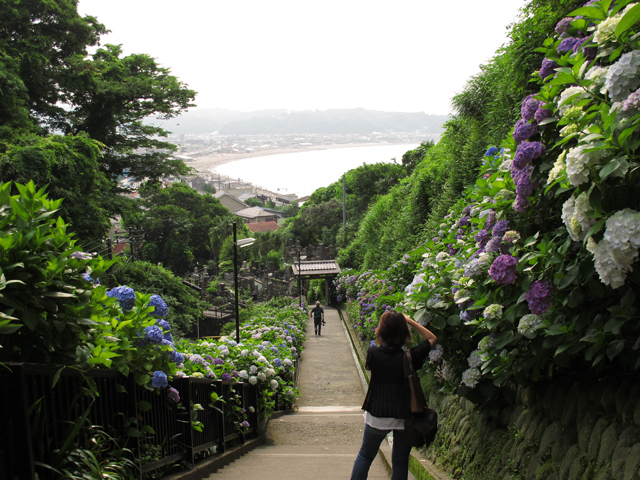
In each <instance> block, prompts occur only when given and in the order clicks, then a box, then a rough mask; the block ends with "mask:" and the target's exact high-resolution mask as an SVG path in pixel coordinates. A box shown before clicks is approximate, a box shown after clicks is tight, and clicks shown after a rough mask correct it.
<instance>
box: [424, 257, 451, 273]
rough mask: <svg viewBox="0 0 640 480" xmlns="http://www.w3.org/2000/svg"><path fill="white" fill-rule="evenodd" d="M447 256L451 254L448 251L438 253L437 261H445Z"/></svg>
mask: <svg viewBox="0 0 640 480" xmlns="http://www.w3.org/2000/svg"><path fill="white" fill-rule="evenodd" d="M447 258H449V254H448V253H447V252H439V253H438V254H437V255H436V262H443V261H444V260H446V259H447ZM423 278H424V276H423Z"/></svg>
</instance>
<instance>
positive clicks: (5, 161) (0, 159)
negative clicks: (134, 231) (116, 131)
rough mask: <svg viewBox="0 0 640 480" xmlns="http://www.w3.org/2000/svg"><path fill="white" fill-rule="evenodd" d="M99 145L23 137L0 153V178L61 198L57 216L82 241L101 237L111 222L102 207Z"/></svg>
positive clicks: (59, 138) (79, 138)
mask: <svg viewBox="0 0 640 480" xmlns="http://www.w3.org/2000/svg"><path fill="white" fill-rule="evenodd" d="M100 149H101V144H99V143H98V142H96V141H95V140H92V139H90V138H88V137H87V136H86V134H81V135H78V136H73V135H67V136H64V137H63V136H57V135H56V136H48V137H38V136H35V135H28V136H24V137H22V138H21V139H20V141H19V143H17V144H14V145H9V146H8V148H7V150H6V151H5V152H4V153H3V154H0V177H2V178H3V179H5V180H7V181H8V180H11V181H14V182H17V183H23V184H26V183H27V182H29V181H33V182H34V183H35V184H36V185H38V186H41V187H42V186H47V190H48V192H49V194H50V195H51V196H52V197H54V198H64V199H65V201H64V202H63V204H62V206H61V208H60V216H61V217H62V218H63V219H64V220H65V222H67V223H71V225H70V226H69V230H70V231H71V232H75V233H76V234H77V235H78V236H79V237H80V238H83V239H101V238H103V237H104V236H105V235H106V234H107V232H108V231H109V228H111V223H110V222H109V217H108V214H107V213H106V211H105V208H104V191H105V189H106V188H107V186H106V182H105V179H104V176H103V175H102V174H101V173H100V170H99V166H100V163H99V162H100V159H101V156H102V154H101V152H100Z"/></svg>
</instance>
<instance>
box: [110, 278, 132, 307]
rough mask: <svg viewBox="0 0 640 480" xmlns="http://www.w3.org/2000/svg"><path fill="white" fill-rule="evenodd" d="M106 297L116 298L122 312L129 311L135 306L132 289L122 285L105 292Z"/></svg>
mask: <svg viewBox="0 0 640 480" xmlns="http://www.w3.org/2000/svg"><path fill="white" fill-rule="evenodd" d="M107 297H116V298H117V299H118V302H120V307H121V308H122V310H123V311H125V312H126V311H127V310H131V309H132V308H133V306H134V305H135V304H136V292H134V291H133V288H130V287H127V286H126V285H122V286H120V287H115V288H112V289H111V290H109V291H108V292H107Z"/></svg>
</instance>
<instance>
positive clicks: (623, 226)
mask: <svg viewBox="0 0 640 480" xmlns="http://www.w3.org/2000/svg"><path fill="white" fill-rule="evenodd" d="M604 241H605V242H606V247H607V250H609V253H610V254H611V256H612V257H613V259H614V260H615V261H616V262H617V263H620V264H622V265H628V266H629V270H631V264H632V263H633V262H634V261H635V260H636V259H637V258H638V248H640V213H638V212H636V211H635V210H631V209H630V208H626V209H624V210H620V211H619V212H616V213H614V214H613V215H612V216H611V217H609V218H608V219H607V222H606V230H605V232H604Z"/></svg>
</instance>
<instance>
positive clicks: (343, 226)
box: [342, 173, 347, 230]
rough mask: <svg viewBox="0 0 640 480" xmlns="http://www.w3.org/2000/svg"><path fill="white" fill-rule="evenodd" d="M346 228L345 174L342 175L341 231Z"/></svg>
mask: <svg viewBox="0 0 640 480" xmlns="http://www.w3.org/2000/svg"><path fill="white" fill-rule="evenodd" d="M346 228H347V174H346V173H343V174H342V229H343V230H345V229H346Z"/></svg>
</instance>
